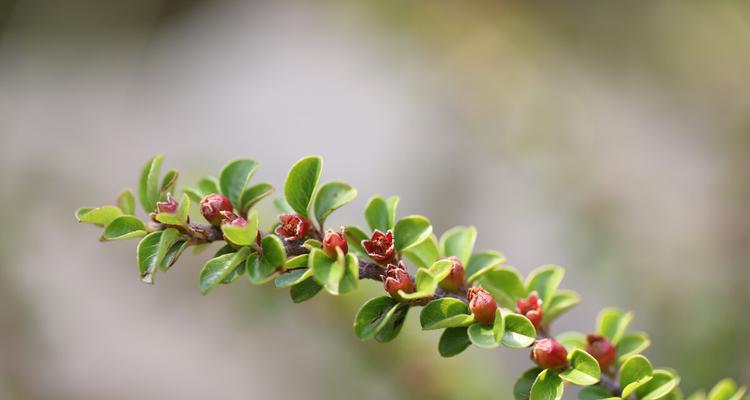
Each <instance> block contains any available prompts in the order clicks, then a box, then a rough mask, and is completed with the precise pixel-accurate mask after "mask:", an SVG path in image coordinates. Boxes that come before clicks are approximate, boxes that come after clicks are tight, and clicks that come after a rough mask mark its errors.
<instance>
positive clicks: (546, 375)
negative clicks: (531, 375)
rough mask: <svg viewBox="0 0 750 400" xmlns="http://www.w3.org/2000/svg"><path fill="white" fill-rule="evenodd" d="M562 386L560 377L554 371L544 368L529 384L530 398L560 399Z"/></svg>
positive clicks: (563, 386)
mask: <svg viewBox="0 0 750 400" xmlns="http://www.w3.org/2000/svg"><path fill="white" fill-rule="evenodd" d="M564 388H565V385H564V383H563V381H562V379H560V377H559V376H557V374H556V373H555V372H554V371H552V370H549V369H545V370H544V371H542V372H541V373H539V375H538V376H537V377H536V380H535V381H534V384H533V385H532V386H531V396H530V398H532V399H534V400H560V399H562V396H563V390H564Z"/></svg>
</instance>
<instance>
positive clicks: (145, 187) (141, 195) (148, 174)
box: [138, 155, 164, 213]
mask: <svg viewBox="0 0 750 400" xmlns="http://www.w3.org/2000/svg"><path fill="white" fill-rule="evenodd" d="M162 161H164V156H162V155H157V156H155V157H154V158H152V159H150V160H149V161H148V162H147V163H146V165H144V166H143V169H142V170H141V179H140V181H139V184H138V200H140V201H141V206H143V211H145V212H147V213H150V212H152V211H154V210H155V209H156V202H157V201H159V171H160V170H161V163H162Z"/></svg>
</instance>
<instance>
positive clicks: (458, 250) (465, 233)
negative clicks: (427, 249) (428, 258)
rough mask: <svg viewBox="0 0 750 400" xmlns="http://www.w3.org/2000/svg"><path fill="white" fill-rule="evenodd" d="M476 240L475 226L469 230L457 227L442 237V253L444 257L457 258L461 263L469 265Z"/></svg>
mask: <svg viewBox="0 0 750 400" xmlns="http://www.w3.org/2000/svg"><path fill="white" fill-rule="evenodd" d="M476 240H477V229H476V228H474V227H473V226H472V227H468V228H467V227H464V226H456V227H454V228H451V229H449V230H448V231H446V232H445V233H444V234H443V236H441V237H440V251H441V253H442V255H443V256H444V257H450V256H455V257H457V258H458V259H459V260H460V261H461V264H463V265H467V264H468V262H469V257H471V252H472V251H473V250H474V242H476Z"/></svg>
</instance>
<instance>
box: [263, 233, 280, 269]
mask: <svg viewBox="0 0 750 400" xmlns="http://www.w3.org/2000/svg"><path fill="white" fill-rule="evenodd" d="M261 248H262V249H263V258H265V259H267V260H268V262H269V263H270V264H271V265H273V266H275V267H282V266H284V264H286V251H285V250H284V243H282V242H281V239H279V238H278V237H277V236H275V235H268V236H266V237H264V238H263V239H262V240H261Z"/></svg>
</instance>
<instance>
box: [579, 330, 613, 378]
mask: <svg viewBox="0 0 750 400" xmlns="http://www.w3.org/2000/svg"><path fill="white" fill-rule="evenodd" d="M586 343H587V344H586V352H587V353H589V354H591V356H592V357H594V358H595V359H596V361H597V362H599V367H600V368H601V369H602V371H604V370H606V369H607V368H609V366H610V365H612V363H614V362H615V358H617V348H615V346H614V345H613V344H612V342H610V341H609V340H607V338H605V337H604V336H601V335H597V334H593V333H592V334H590V335H588V336H586Z"/></svg>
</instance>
